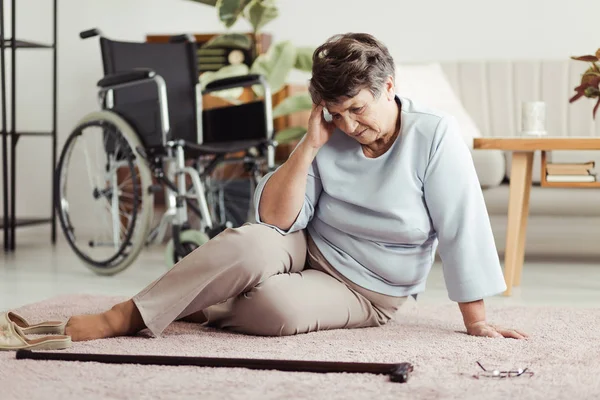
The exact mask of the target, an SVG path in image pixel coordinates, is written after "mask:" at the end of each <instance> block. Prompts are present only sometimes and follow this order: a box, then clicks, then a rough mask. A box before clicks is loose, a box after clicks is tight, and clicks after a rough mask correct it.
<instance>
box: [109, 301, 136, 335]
mask: <svg viewBox="0 0 600 400" xmlns="http://www.w3.org/2000/svg"><path fill="white" fill-rule="evenodd" d="M104 314H105V315H106V318H107V321H108V323H109V325H110V326H111V330H112V331H113V332H114V334H115V335H116V336H127V335H134V334H136V333H138V332H139V331H141V330H142V329H144V328H145V327H146V326H145V325H144V320H143V319H142V316H141V314H140V312H139V310H138V308H137V306H136V305H135V303H134V302H133V300H131V299H130V300H127V301H125V302H123V303H119V304H115V305H114V306H113V307H112V308H111V309H110V310H108V311H106V312H105V313H104Z"/></svg>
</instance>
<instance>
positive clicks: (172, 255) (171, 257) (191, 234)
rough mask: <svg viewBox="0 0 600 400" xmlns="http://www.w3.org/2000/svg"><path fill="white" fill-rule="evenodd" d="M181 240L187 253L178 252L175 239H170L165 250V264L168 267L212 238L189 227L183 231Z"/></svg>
mask: <svg viewBox="0 0 600 400" xmlns="http://www.w3.org/2000/svg"><path fill="white" fill-rule="evenodd" d="M179 240H180V241H181V246H182V247H183V248H184V249H185V251H186V254H178V252H177V250H175V245H174V243H173V239H171V240H169V243H167V248H166V250H165V264H166V265H167V268H171V267H173V266H174V265H175V264H177V263H178V262H179V261H180V260H182V259H183V258H184V257H185V256H187V255H188V254H190V253H191V252H192V251H194V250H196V249H197V248H198V247H200V246H202V245H203V244H204V243H206V242H208V241H209V240H210V238H209V237H208V235H207V234H206V233H204V232H200V231H196V230H193V229H189V230H185V231H183V232H181V234H180V235H179Z"/></svg>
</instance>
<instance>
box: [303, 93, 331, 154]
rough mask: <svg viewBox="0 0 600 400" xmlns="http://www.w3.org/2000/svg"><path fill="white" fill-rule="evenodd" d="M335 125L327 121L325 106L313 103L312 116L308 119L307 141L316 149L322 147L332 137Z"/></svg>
mask: <svg viewBox="0 0 600 400" xmlns="http://www.w3.org/2000/svg"><path fill="white" fill-rule="evenodd" d="M334 130H335V125H334V123H333V122H327V121H326V120H325V117H324V116H323V106H322V105H320V104H319V105H316V104H313V108H312V111H311V113H310V118H309V119H308V132H307V134H306V139H305V140H306V142H307V144H309V145H310V146H311V147H313V148H315V149H320V148H321V147H322V146H323V145H324V144H325V143H327V141H328V140H329V139H330V138H331V135H332V134H333V131H334Z"/></svg>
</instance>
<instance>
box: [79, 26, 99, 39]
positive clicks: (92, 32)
mask: <svg viewBox="0 0 600 400" xmlns="http://www.w3.org/2000/svg"><path fill="white" fill-rule="evenodd" d="M100 35H101V32H100V30H99V29H96V28H94V29H88V30H87V31H83V32H80V33H79V37H80V38H82V39H88V38H92V37H95V36H100Z"/></svg>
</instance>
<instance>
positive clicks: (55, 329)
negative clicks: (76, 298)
mask: <svg viewBox="0 0 600 400" xmlns="http://www.w3.org/2000/svg"><path fill="white" fill-rule="evenodd" d="M6 318H7V319H8V320H9V321H11V322H12V323H14V324H15V325H17V326H18V327H19V328H20V329H21V331H22V332H23V334H25V335H49V334H50V335H64V334H65V326H66V325H67V322H66V321H65V322H59V321H45V322H40V323H39V324H34V325H32V324H30V323H29V322H27V320H26V319H25V318H23V317H22V316H20V315H19V314H16V313H14V312H12V311H9V312H7V313H6ZM0 325H2V323H0Z"/></svg>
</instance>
